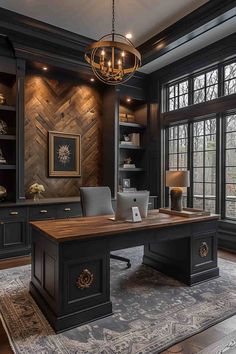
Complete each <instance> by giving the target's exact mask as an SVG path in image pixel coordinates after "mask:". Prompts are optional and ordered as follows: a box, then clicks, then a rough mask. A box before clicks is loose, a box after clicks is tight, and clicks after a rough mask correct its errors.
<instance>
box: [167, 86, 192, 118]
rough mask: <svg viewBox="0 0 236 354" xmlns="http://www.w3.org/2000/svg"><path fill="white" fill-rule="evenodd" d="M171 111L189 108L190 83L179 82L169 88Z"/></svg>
mask: <svg viewBox="0 0 236 354" xmlns="http://www.w3.org/2000/svg"><path fill="white" fill-rule="evenodd" d="M168 102H169V111H173V110H175V109H179V108H183V107H186V106H188V81H182V82H178V83H176V84H174V85H170V86H169V87H168Z"/></svg>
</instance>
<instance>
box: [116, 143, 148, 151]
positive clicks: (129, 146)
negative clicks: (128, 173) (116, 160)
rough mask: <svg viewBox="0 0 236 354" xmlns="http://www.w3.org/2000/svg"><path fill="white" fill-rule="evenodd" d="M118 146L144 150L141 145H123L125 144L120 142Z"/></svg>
mask: <svg viewBox="0 0 236 354" xmlns="http://www.w3.org/2000/svg"><path fill="white" fill-rule="evenodd" d="M119 148H120V149H130V150H145V148H144V147H143V146H136V145H125V144H120V145H119Z"/></svg>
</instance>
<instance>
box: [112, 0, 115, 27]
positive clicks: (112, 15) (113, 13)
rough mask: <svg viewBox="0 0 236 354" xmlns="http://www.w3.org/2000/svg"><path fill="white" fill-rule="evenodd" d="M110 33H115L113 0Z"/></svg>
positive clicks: (113, 2) (113, 3)
mask: <svg viewBox="0 0 236 354" xmlns="http://www.w3.org/2000/svg"><path fill="white" fill-rule="evenodd" d="M112 33H115V0H112Z"/></svg>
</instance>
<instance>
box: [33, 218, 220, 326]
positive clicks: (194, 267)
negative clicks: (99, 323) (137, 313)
mask: <svg viewBox="0 0 236 354" xmlns="http://www.w3.org/2000/svg"><path fill="white" fill-rule="evenodd" d="M216 227H217V221H216V220H210V221H201V222H193V223H190V224H183V225H178V226H171V225H170V226H168V227H165V228H160V229H157V230H140V231H138V230H137V231H135V233H134V232H126V233H122V234H116V235H110V236H104V237H99V238H94V239H89V240H71V241H66V242H56V241H55V240H53V239H52V238H50V237H48V236H47V234H45V233H43V232H41V231H40V230H38V229H36V228H33V229H32V233H33V235H32V241H33V246H32V277H31V284H30V293H31V295H32V296H33V298H34V299H35V300H36V302H37V304H38V305H39V307H40V309H41V310H42V312H43V313H44V315H45V317H46V318H47V319H48V321H49V322H50V324H51V325H52V327H53V328H54V330H55V331H56V332H60V331H63V330H68V329H70V328H73V327H76V326H79V325H81V324H85V323H88V322H90V321H93V320H97V319H99V318H102V317H105V316H108V315H111V314H112V303H111V301H110V256H109V255H110V252H111V251H113V250H117V249H122V248H128V247H134V246H139V245H143V244H144V256H143V263H144V264H146V265H148V266H151V267H154V268H155V269H157V270H160V271H161V272H163V273H165V274H167V275H169V276H172V277H174V278H176V279H178V280H180V281H182V282H184V283H186V284H187V285H190V286H192V285H194V284H197V283H200V282H203V281H206V280H209V279H212V278H214V277H217V276H219V269H218V267H217V234H216Z"/></svg>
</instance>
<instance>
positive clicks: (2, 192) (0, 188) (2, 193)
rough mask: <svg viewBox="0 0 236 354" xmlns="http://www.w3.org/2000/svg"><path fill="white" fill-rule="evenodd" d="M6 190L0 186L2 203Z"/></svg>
mask: <svg viewBox="0 0 236 354" xmlns="http://www.w3.org/2000/svg"><path fill="white" fill-rule="evenodd" d="M6 196H7V190H6V188H5V187H4V186H0V201H1V202H3V201H4V200H5V199H6Z"/></svg>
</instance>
